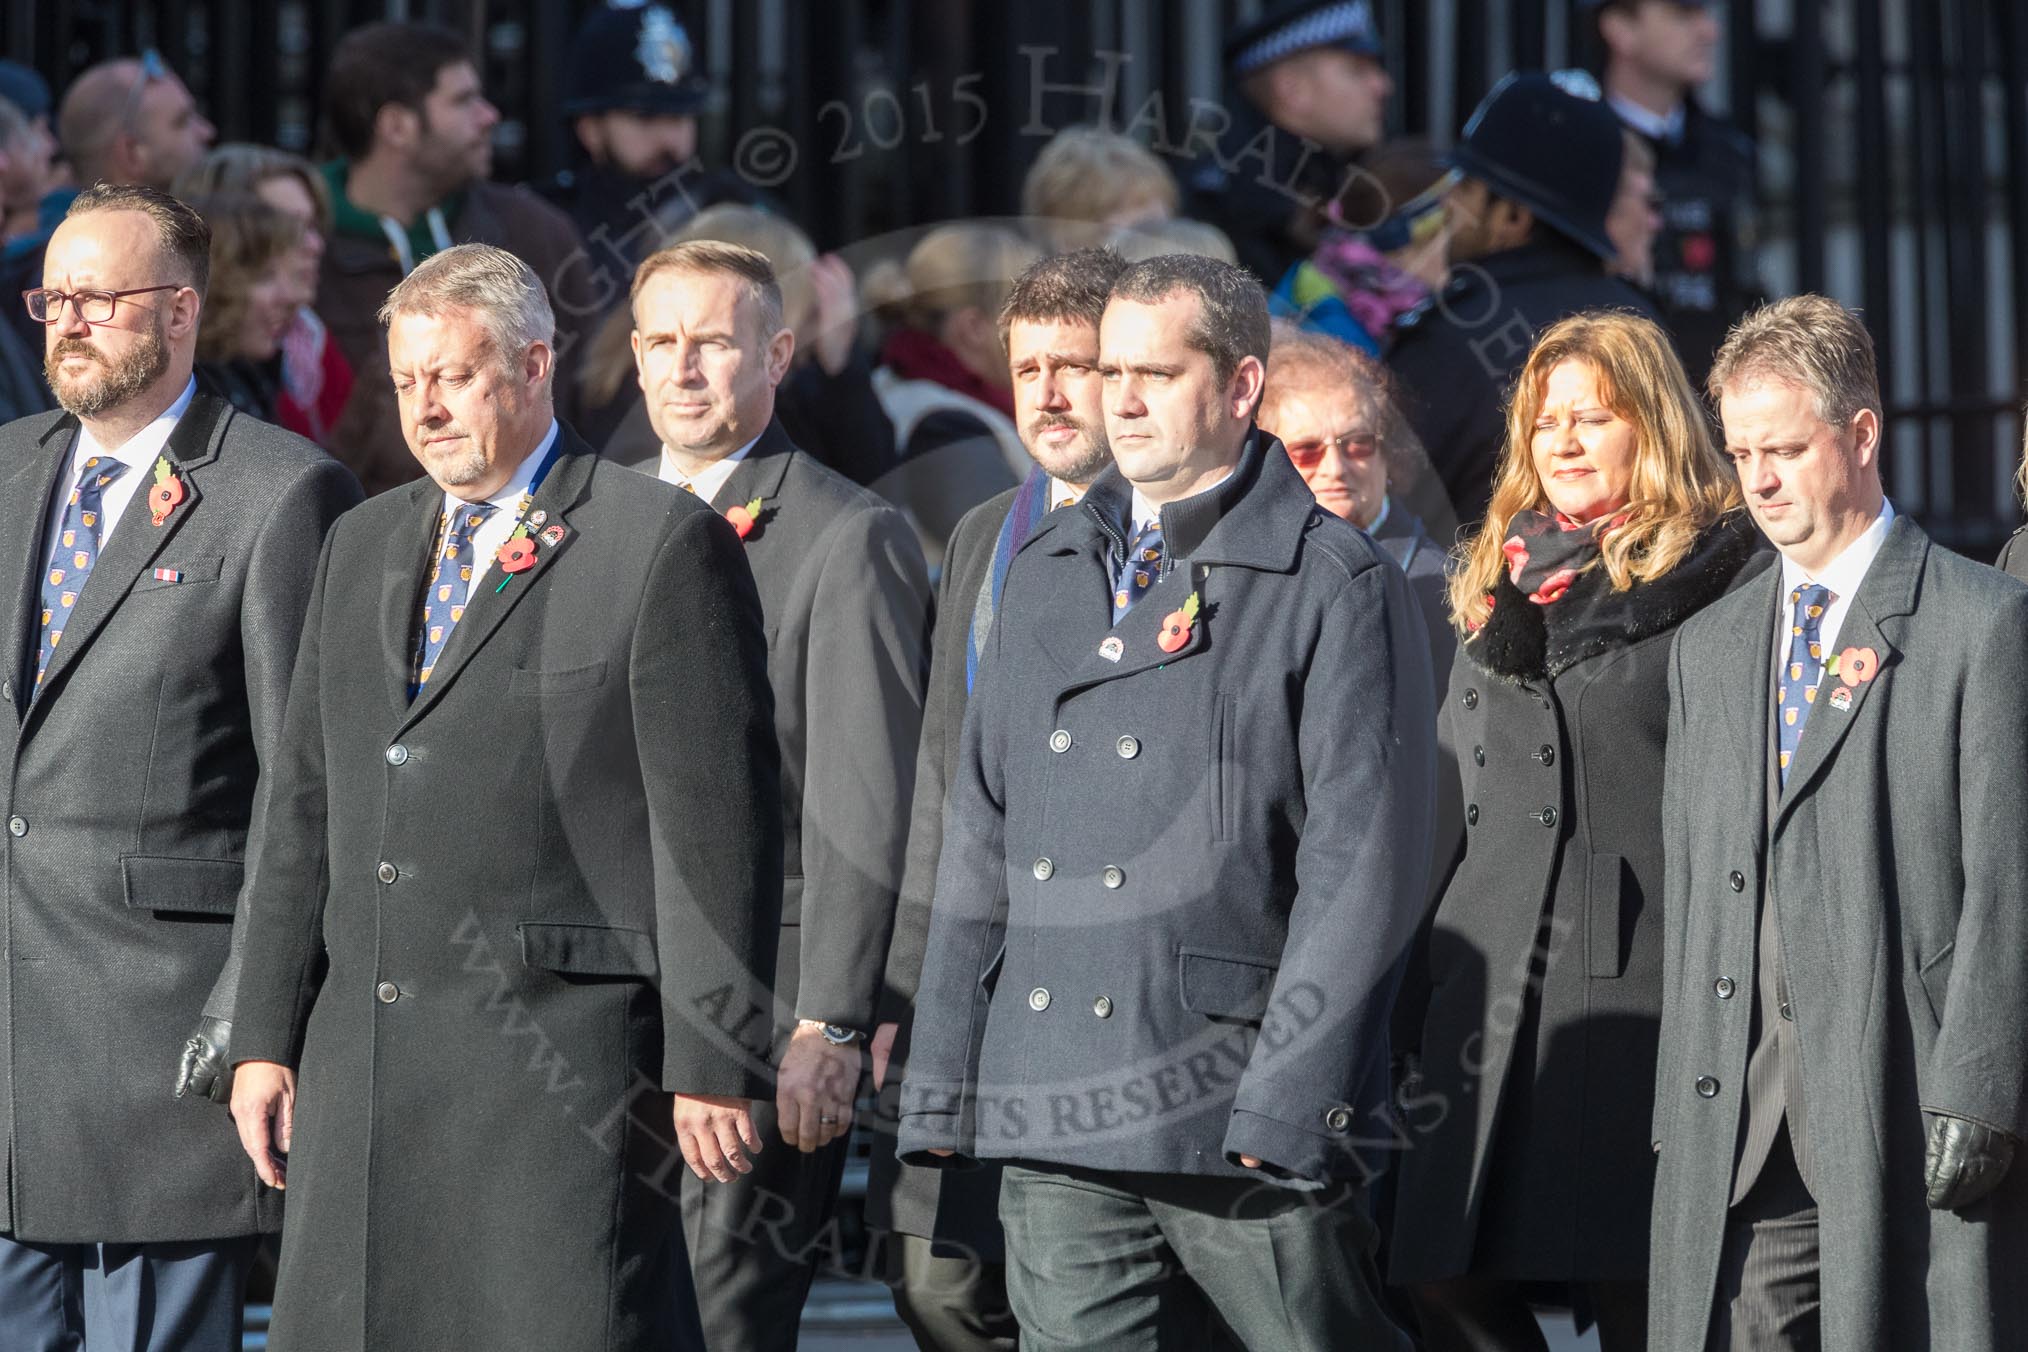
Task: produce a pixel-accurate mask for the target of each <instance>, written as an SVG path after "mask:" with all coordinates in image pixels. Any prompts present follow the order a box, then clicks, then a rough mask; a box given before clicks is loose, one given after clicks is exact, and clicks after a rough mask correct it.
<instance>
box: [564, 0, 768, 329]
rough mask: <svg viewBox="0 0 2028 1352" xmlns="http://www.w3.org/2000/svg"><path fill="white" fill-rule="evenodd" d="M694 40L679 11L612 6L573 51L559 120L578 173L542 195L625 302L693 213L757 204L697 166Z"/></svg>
mask: <svg viewBox="0 0 2028 1352" xmlns="http://www.w3.org/2000/svg"><path fill="white" fill-rule="evenodd" d="M698 57H699V53H698V51H697V48H696V46H695V44H693V43H692V41H691V37H690V30H689V29H688V28H687V27H686V26H685V25H684V23H683V20H682V19H681V18H680V17H679V16H678V15H677V13H676V11H675V10H674V9H672V8H671V7H670V6H668V5H665V4H651V3H644V2H643V0H610V2H609V3H608V4H605V5H602V6H600V7H599V8H598V9H596V10H594V11H592V13H591V15H590V16H589V17H588V18H586V19H585V21H584V23H583V24H582V25H580V26H579V28H578V30H577V35H576V37H575V38H574V39H573V40H572V43H571V52H570V67H569V84H568V86H567V87H566V92H565V95H564V100H563V105H562V111H563V115H564V116H565V117H566V118H568V119H570V128H571V135H572V140H573V142H574V148H573V151H572V161H573V164H572V167H571V168H569V169H566V170H564V171H563V172H561V173H559V174H558V175H556V177H555V178H553V179H551V180H550V181H549V182H547V183H544V184H542V185H540V186H539V188H538V191H540V192H541V193H542V195H543V196H545V197H547V198H549V199H550V200H551V201H552V202H555V203H556V204H557V205H558V206H560V207H562V208H563V209H564V210H565V211H567V212H569V213H570V216H571V220H572V221H573V222H575V223H576V225H577V228H578V233H579V234H580V235H582V236H583V237H584V240H585V248H586V250H587V252H588V253H589V254H590V256H591V259H592V264H593V266H594V267H605V268H608V269H610V270H612V272H613V273H614V275H615V277H616V278H617V284H618V290H619V292H620V293H622V294H624V293H625V291H626V287H627V283H628V281H629V280H631V278H632V277H633V272H634V268H635V267H636V266H637V265H638V264H639V263H640V261H641V260H642V259H643V258H645V257H647V256H648V255H649V254H651V253H653V252H654V251H655V250H656V249H658V248H660V247H661V246H662V245H663V244H664V243H666V242H667V240H666V239H665V238H664V236H665V234H666V233H667V232H668V231H670V230H672V229H674V228H676V227H677V226H678V225H680V219H679V218H681V217H682V216H684V215H685V214H686V213H684V211H683V208H682V204H683V203H685V202H688V203H689V204H690V211H691V212H695V211H698V210H702V209H703V208H704V207H707V206H710V205H711V204H713V203H714V202H721V201H728V200H736V201H751V200H753V197H754V194H753V192H752V191H751V190H750V189H748V190H746V191H741V189H742V185H741V183H740V181H739V179H738V178H737V176H735V175H732V174H727V173H714V172H707V171H705V170H704V169H703V168H702V167H701V166H700V165H698V164H697V162H696V161H697V114H698V113H699V112H701V111H702V110H703V108H704V106H705V105H706V104H707V103H708V102H709V101H710V98H711V82H710V80H709V79H708V78H707V77H706V76H705V74H704V72H703V71H702V70H701V69H700V68H699V62H698Z"/></svg>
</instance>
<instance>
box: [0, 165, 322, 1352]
mask: <svg viewBox="0 0 2028 1352" xmlns="http://www.w3.org/2000/svg"><path fill="white" fill-rule="evenodd" d="M209 248H210V232H209V231H208V230H207V229H206V227H205V224H204V221H203V219H202V218H201V217H199V216H198V215H197V214H196V213H195V212H194V211H192V210H191V209H190V208H189V207H187V206H185V205H184V204H183V203H181V202H179V201H177V200H176V199H174V198H172V197H169V196H167V195H165V194H163V193H160V192H157V191H155V190H154V189H152V188H142V187H132V186H101V187H96V188H89V189H87V190H86V191H85V192H84V193H82V194H81V195H79V196H78V197H77V199H76V200H75V201H73V202H72V203H71V206H70V209H69V213H68V215H67V216H66V217H65V219H64V221H63V223H62V224H61V225H59V226H58V227H57V229H56V231H55V233H54V234H53V235H52V236H51V238H50V241H49V249H48V253H47V256H46V259H45V266H44V272H43V275H42V278H41V285H40V286H38V287H37V288H36V289H35V290H33V291H31V292H30V293H29V294H28V296H27V298H26V305H25V308H26V312H27V313H28V314H29V315H30V316H31V317H32V318H33V319H34V320H35V321H36V322H37V324H38V326H40V327H41V328H42V329H43V330H44V332H45V334H46V335H47V337H46V345H45V352H46V356H45V362H44V371H45V373H46V375H47V377H48V380H49V384H50V387H51V388H52V389H53V390H54V391H55V393H56V397H57V399H58V400H59V401H60V402H61V403H62V406H63V408H62V411H61V412H59V413H55V414H38V415H35V416H32V417H28V418H23V419H21V420H19V421H17V422H13V423H9V424H8V425H7V426H6V427H4V428H0V575H4V577H5V579H6V585H5V589H4V590H0V598H4V599H0V716H4V733H0V800H4V807H0V813H4V815H5V817H6V834H5V835H4V836H0V928H4V933H5V935H6V942H5V944H4V945H0V989H4V990H5V992H6V997H5V999H4V1000H0V1044H4V1045H5V1046H6V1047H7V1049H8V1050H7V1052H6V1054H5V1056H4V1057H0V1094H4V1096H5V1097H4V1102H5V1104H6V1107H5V1110H4V1112H0V1146H4V1151H5V1157H6V1159H7V1164H8V1168H7V1186H6V1189H5V1191H4V1193H0V1347H4V1348H6V1349H8V1352H57V1349H72V1348H76V1347H78V1346H80V1344H82V1345H83V1346H87V1347H92V1348H99V1347H119V1348H138V1349H148V1350H150V1352H155V1350H158V1349H159V1350H160V1352H169V1350H170V1349H178V1350H179V1352H180V1350H181V1349H189V1350H190V1352H227V1349H236V1348H238V1346H239V1343H240V1324H241V1303H242V1297H243V1295H244V1290H245V1283H246V1276H247V1271H248V1269H249V1267H250V1266H251V1264H252V1261H253V1254H254V1246H255V1237H256V1236H257V1234H258V1233H260V1232H262V1231H272V1230H274V1229H275V1228H276V1227H277V1226H278V1225H279V1224H280V1221H281V1208H280V1205H279V1202H280V1199H279V1198H277V1197H275V1196H274V1195H273V1194H272V1193H269V1192H268V1191H266V1190H265V1189H263V1188H262V1187H261V1186H260V1184H259V1182H258V1181H257V1179H256V1177H255V1174H254V1170H253V1168H252V1166H251V1165H250V1164H249V1163H248V1162H247V1160H246V1159H245V1157H244V1156H242V1155H241V1154H240V1153H239V1151H238V1150H237V1149H236V1148H235V1147H234V1144H233V1130H232V1122H231V1120H230V1119H229V1118H228V1117H227V1116H226V1114H225V1113H224V1112H223V1111H222V1110H221V1109H220V1108H219V1107H218V1106H216V1105H217V1104H220V1103H223V1102H224V1101H225V1099H226V1095H227V1086H228V1085H229V1083H230V1074H229V1072H227V1071H226V1069H225V1061H226V1056H227V1054H228V1048H229V1046H230V1043H231V1040H232V1027H233V1021H234V1007H233V991H234V986H235V982H236V978H237V971H238V965H239V960H238V958H237V957H236V956H235V955H234V954H233V951H232V947H231V942H230V941H231V940H232V938H233V935H234V920H235V917H242V918H243V917H244V915H245V907H244V903H243V898H244V881H245V876H246V872H247V870H248V868H249V867H250V866H251V864H252V861H253V860H254V858H255V857H256V851H255V849H254V848H253V847H252V846H251V844H250V839H251V837H252V836H254V835H257V834H258V832H259V830H260V826H261V822H262V819H263V813H264V806H263V805H264V802H265V796H266V794H267V791H268V788H269V773H270V770H271V768H272V766H273V764H274V756H275V753H276V750H277V749H278V746H279V732H280V727H281V722H282V711H283V705H284V702H285V696H286V694H287V690H288V674H289V671H290V668H291V667H292V666H293V665H294V663H295V660H296V640H297V636H298V635H299V634H300V633H301V629H302V623H303V611H304V607H305V605H306V604H307V603H308V600H309V595H310V587H311V581H312V577H313V574H314V572H315V569H316V562H317V554H318V549H319V547H320V545H321V544H322V541H323V538H324V533H325V531H326V530H328V529H329V528H330V526H331V523H332V522H333V521H334V520H335V519H336V518H337V516H338V515H339V514H340V513H341V512H343V511H344V510H346V509H347V508H349V507H351V506H352V505H354V504H355V503H357V502H358V501H359V486H358V484H357V483H356V482H354V481H353V479H352V476H351V475H350V474H348V473H346V472H345V469H344V468H343V467H342V466H341V465H339V464H338V463H337V462H335V461H333V460H332V459H331V458H330V457H329V456H327V455H325V454H324V453H323V452H322V451H320V450H318V449H317V448H316V447H315V446H312V445H311V444H310V443H309V442H307V441H304V440H303V439H302V438H301V437H298V436H295V435H294V434H292V433H289V432H284V431H282V430H281V429H280V428H276V427H270V426H268V425H266V424H265V423H260V422H256V421H254V420H253V419H251V418H248V417H245V416H244V415H242V414H239V413H237V412H235V411H234V410H233V408H232V407H231V405H229V404H227V403H225V402H223V401H222V400H219V399H216V398H213V397H211V396H209V395H204V394H199V393H198V392H197V388H196V385H195V382H193V381H192V379H191V366H192V363H193V361H194V359H195V355H196V343H197V331H198V326H199V322H200V314H201V312H202V309H203V305H204V292H205V287H206V283H207V280H208V279H207V276H206V274H207V272H208V268H209ZM14 303H15V304H22V303H23V302H21V301H15V302H14ZM186 1035H187V1036H188V1041H187V1042H185V1038H186ZM179 1046H181V1047H182V1057H181V1061H180V1064H179V1059H178V1054H177V1053H178V1048H179ZM177 1098H181V1099H183V1100H184V1101H183V1102H182V1103H178V1102H176V1099H177Z"/></svg>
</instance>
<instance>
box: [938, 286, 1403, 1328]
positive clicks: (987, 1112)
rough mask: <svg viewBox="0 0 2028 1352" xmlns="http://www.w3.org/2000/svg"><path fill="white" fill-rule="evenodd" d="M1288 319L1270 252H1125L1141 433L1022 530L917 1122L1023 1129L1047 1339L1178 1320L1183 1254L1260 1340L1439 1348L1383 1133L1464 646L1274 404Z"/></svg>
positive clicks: (1028, 1299) (1123, 289) (1018, 1292)
mask: <svg viewBox="0 0 2028 1352" xmlns="http://www.w3.org/2000/svg"><path fill="white" fill-rule="evenodd" d="M1267 345H1268V327H1267V310H1266V301H1265V297H1264V296H1263V295H1262V293H1261V292H1260V289H1259V287H1258V286H1257V284H1255V283H1254V282H1253V281H1252V280H1251V279H1250V278H1248V277H1247V275H1246V274H1245V273H1244V272H1242V271H1240V270H1238V269H1235V268H1231V267H1228V266H1227V265H1224V264H1220V263H1216V262H1212V261H1209V260H1204V259H1198V258H1186V257H1180V256H1170V257H1164V258H1158V259H1153V260H1150V261H1148V262H1145V263H1141V264H1137V265H1135V266H1133V267H1131V268H1129V269H1127V270H1126V272H1124V273H1123V274H1122V275H1121V276H1120V278H1119V279H1118V281H1117V282H1116V283H1115V284H1114V286H1113V289H1112V295H1111V299H1110V302H1109V303H1108V305H1107V308H1106V311H1105V318H1104V322H1103V324H1102V326H1101V337H1100V349H1101V357H1100V361H1101V370H1102V373H1103V377H1104V380H1105V396H1104V403H1105V414H1106V426H1107V432H1108V436H1109V439H1110V441H1111V443H1112V446H1113V448H1114V454H1115V459H1116V466H1115V468H1113V469H1110V470H1108V471H1106V472H1105V473H1104V474H1103V475H1101V476H1100V477H1099V479H1098V480H1097V481H1096V482H1095V483H1094V484H1093V485H1092V487H1091V489H1090V491H1089V492H1088V493H1087V494H1086V496H1085V498H1084V500H1083V502H1082V503H1080V504H1079V505H1078V507H1077V508H1075V509H1074V510H1069V511H1063V512H1056V513H1052V514H1051V515H1050V516H1049V517H1047V518H1045V519H1044V520H1043V521H1042V522H1041V523H1040V524H1039V525H1038V526H1037V527H1036V529H1035V531H1034V532H1033V533H1032V534H1031V535H1030V536H1029V537H1028V540H1027V542H1026V543H1025V544H1024V546H1023V547H1022V548H1021V550H1020V552H1019V553H1017V554H1016V555H1015V557H1014V560H1013V563H1012V565H1011V566H1010V569H1009V572H1008V577H1007V582H1006V588H1005V592H1004V594H1003V598H1002V602H1001V607H1000V610H999V613H998V615H997V617H996V619H995V622H994V625H993V628H992V631H991V633H990V635H989V637H988V640H987V643H986V651H985V652H984V653H983V654H982V655H981V660H980V663H979V673H978V680H977V683H976V685H975V686H974V690H973V697H972V701H971V705H970V707H969V709H968V710H967V713H966V717H965V728H964V734H963V747H962V750H961V752H960V758H959V759H960V765H959V770H958V773H957V775H956V776H955V777H954V779H953V781H952V784H951V786H950V791H949V794H950V796H949V800H948V805H947V807H946V815H945V829H944V848H943V856H942V860H941V863H940V867H939V872H938V877H937V885H936V894H935V898H934V902H933V909H932V915H931V922H930V938H929V944H928V950H927V954H926V957H925V961H924V966H923V975H922V982H921V986H920V988H919V991H918V994H917V1002H916V1018H915V1028H914V1037H915V1044H914V1052H913V1056H912V1058H911V1060H910V1063H909V1067H908V1075H907V1080H906V1081H905V1083H904V1087H903V1095H902V1110H903V1116H902V1126H901V1135H900V1150H901V1153H902V1156H903V1158H904V1159H905V1160H908V1161H910V1162H933V1161H943V1162H944V1163H946V1164H950V1165H957V1164H961V1163H963V1162H965V1161H967V1160H986V1159H995V1160H1002V1161H1006V1162H1008V1168H1007V1170H1006V1174H1005V1179H1004V1182H1003V1185H1002V1191H1001V1202H1000V1213H1001V1219H1002V1221H1003V1223H1004V1225H1005V1228H1006V1241H1007V1259H1008V1271H1007V1280H1008V1290H1009V1296H1010V1298H1011V1299H1012V1301H1013V1304H1014V1311H1015V1314H1016V1316H1017V1317H1018V1318H1019V1319H1020V1322H1021V1326H1022V1344H1023V1346H1024V1347H1037V1348H1068V1347H1093V1348H1098V1347H1105V1348H1109V1349H1117V1348H1123V1347H1140V1346H1147V1347H1154V1346H1157V1345H1158V1343H1157V1339H1158V1338H1159V1337H1160V1330H1161V1326H1162V1324H1163V1323H1164V1321H1165V1319H1170V1318H1173V1316H1174V1312H1175V1311H1177V1310H1180V1309H1185V1308H1190V1307H1192V1306H1193V1305H1194V1303H1195V1302H1194V1300H1189V1299H1178V1296H1179V1295H1187V1294H1189V1293H1188V1292H1185V1291H1179V1289H1178V1286H1177V1284H1178V1283H1187V1284H1190V1285H1194V1286H1195V1287H1196V1288H1197V1289H1198V1290H1199V1291H1201V1293H1202V1295H1203V1296H1204V1297H1205V1298H1208V1299H1209V1301H1210V1302H1211V1303H1212V1304H1213V1305H1214V1306H1215V1307H1216V1309H1217V1311H1218V1313H1219V1315H1220V1316H1221V1317H1222V1319H1223V1320H1224V1322H1225V1323H1226V1324H1227V1325H1229V1326H1230V1327H1231V1329H1232V1331H1233V1332H1234V1333H1235V1334H1236V1335H1237V1336H1238V1337H1239V1338H1240V1340H1241V1341H1242V1342H1244V1343H1245V1344H1246V1345H1248V1346H1325V1345H1327V1344H1328V1345H1342V1341H1343V1340H1344V1339H1345V1338H1346V1337H1347V1336H1348V1335H1347V1332H1346V1331H1347V1330H1348V1329H1349V1330H1352V1331H1353V1335H1354V1336H1355V1338H1356V1341H1357V1344H1358V1345H1359V1346H1362V1347H1388V1346H1400V1347H1406V1346H1407V1342H1406V1339H1405V1338H1403V1337H1402V1335H1401V1334H1400V1333H1399V1332H1398V1331H1397V1330H1395V1329H1393V1328H1392V1327H1391V1325H1390V1324H1389V1323H1388V1321H1387V1318H1386V1316H1385V1314H1384V1313H1382V1311H1381V1310H1380V1308H1379V1306H1378V1304H1377V1302H1376V1301H1375V1299H1374V1295H1373V1291H1374V1279H1373V1274H1372V1266H1371V1262H1370V1260H1369V1255H1370V1253H1371V1249H1372V1245H1373V1242H1374V1238H1375V1236H1374V1231H1373V1227H1372V1225H1371V1223H1370V1222H1369V1221H1368V1220H1367V1218H1366V1215H1365V1208H1364V1195H1363V1189H1362V1186H1361V1185H1362V1183H1363V1181H1364V1180H1365V1179H1367V1178H1368V1177H1370V1167H1369V1161H1368V1160H1367V1158H1366V1156H1365V1153H1364V1152H1363V1151H1362V1149H1361V1147H1362V1146H1366V1145H1378V1144H1380V1143H1383V1142H1384V1141H1385V1140H1386V1139H1387V1137H1388V1130H1387V1122H1388V1115H1387V1110H1386V1081H1387V1062H1388V1045H1387V1044H1388V1027H1387V1023H1388V1015H1387V1011H1388V1008H1389V1005H1390V1003H1391V1001H1392V999H1393V996H1394V991H1395V987H1396V984H1397V983H1398V980H1399V977H1400V970H1401V958H1402V955H1403V953H1404V952H1405V950H1406V948H1407V946H1408V943H1409V941H1410V939H1411V937H1412V935H1413V932H1414V928H1415V924H1416V919H1417V916H1418V914H1419V912H1420V909H1421V903H1422V897H1423V889H1424V885H1425V875H1426V872H1427V857H1428V855H1427V838H1426V832H1427V829H1428V820H1429V816H1430V812H1431V796H1432V776H1433V765H1434V760H1435V727H1434V713H1433V709H1432V703H1433V699H1432V694H1431V678H1430V673H1429V670H1428V663H1429V653H1428V645H1427V641H1426V637H1425V635H1424V633H1423V630H1422V622H1421V619H1420V617H1419V615H1418V613H1417V610H1416V606H1415V602H1414V600H1413V598H1412V597H1411V596H1410V594H1409V591H1408V587H1407V583H1406V580H1405V578H1404V577H1403V574H1402V572H1401V570H1400V568H1399V567H1398V566H1397V565H1396V564H1395V563H1394V562H1393V561H1392V560H1391V559H1390V558H1389V557H1388V556H1387V554H1386V552H1385V551H1384V550H1383V549H1381V548H1380V547H1378V546H1376V545H1375V544H1373V542H1372V541H1371V540H1370V539H1368V538H1367V537H1366V536H1365V535H1364V534H1362V533H1361V532H1359V531H1358V530H1356V529H1354V528H1353V527H1351V526H1350V525H1348V524H1346V523H1345V522H1342V521H1340V520H1338V519H1337V518H1335V517H1333V516H1331V515H1330V514H1329V513H1327V512H1324V511H1322V510H1320V509H1319V508H1318V507H1317V506H1316V504H1315V502H1314V501H1313V499H1312V497H1311V495H1310V492H1309V490H1308V488H1307V487H1306V486H1305V485H1304V483H1303V480H1302V478H1301V476H1300V475H1299V474H1298V473H1297V472H1296V471H1295V469H1294V467H1293V466H1292V465H1290V463H1289V461H1288V457H1287V455H1286V454H1285V453H1284V452H1283V451H1282V449H1281V447H1280V445H1279V443H1277V442H1276V441H1275V440H1274V439H1273V438H1272V437H1269V436H1266V435H1265V434H1263V433H1261V432H1259V431H1258V430H1257V429H1255V428H1254V427H1253V426H1252V415H1253V411H1254V407H1255V405H1256V403H1257V401H1258V398H1259V393H1260V388H1261V371H1262V362H1263V358H1264V357H1265V354H1266V352H1267ZM981 986H983V987H984V988H985V989H986V990H987V991H988V993H989V1000H988V1001H987V1002H986V1003H985V1004H984V1006H983V1007H975V1003H974V1000H973V998H972V995H973V992H974V991H975V990H977V989H979V988H980V987H981ZM979 1018H983V1021H984V1028H983V1036H982V1037H975V1036H974V1034H975V1032H978V1031H980V1030H978V1029H975V1027H974V1023H975V1021H976V1020H978V1019H979ZM1376 1157H1377V1152H1376ZM1327 1330H1329V1332H1328V1333H1327Z"/></svg>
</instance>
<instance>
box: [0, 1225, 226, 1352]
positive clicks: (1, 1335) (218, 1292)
mask: <svg viewBox="0 0 2028 1352" xmlns="http://www.w3.org/2000/svg"><path fill="white" fill-rule="evenodd" d="M259 1244H260V1241H259V1240H258V1239H257V1238H254V1237H252V1236H249V1237H247V1238H245V1239H216V1240H203V1241H199V1242H195V1243H185V1244H24V1243H20V1242H18V1241H16V1240H12V1239H8V1238H6V1237H4V1236H0V1348H5V1349H6V1352H79V1350H80V1349H83V1352H239V1342H240V1331H241V1327H242V1325H243V1323H244V1318H245V1305H246V1278H247V1272H248V1271H249V1270H250V1269H251V1268H252V1267H253V1260H254V1250H255V1249H256V1248H257V1247H259Z"/></svg>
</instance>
